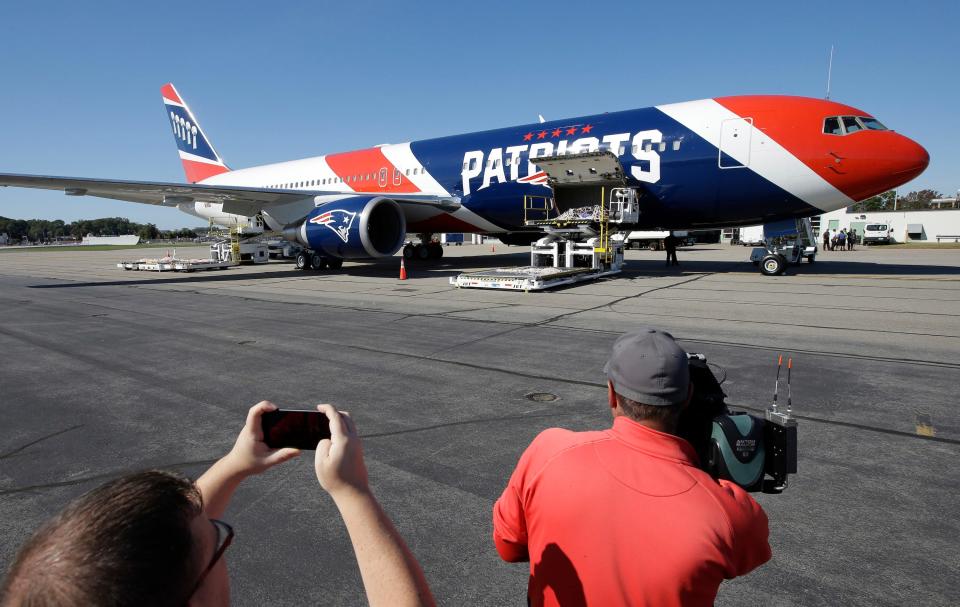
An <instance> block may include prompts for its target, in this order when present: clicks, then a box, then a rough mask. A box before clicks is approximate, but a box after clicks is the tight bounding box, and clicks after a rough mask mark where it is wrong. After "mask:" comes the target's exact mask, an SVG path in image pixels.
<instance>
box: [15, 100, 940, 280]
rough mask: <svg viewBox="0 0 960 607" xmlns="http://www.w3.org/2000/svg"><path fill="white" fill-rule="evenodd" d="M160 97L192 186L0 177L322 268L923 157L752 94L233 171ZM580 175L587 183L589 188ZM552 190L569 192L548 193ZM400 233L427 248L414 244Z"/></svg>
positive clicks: (698, 219)
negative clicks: (141, 209) (542, 209)
mask: <svg viewBox="0 0 960 607" xmlns="http://www.w3.org/2000/svg"><path fill="white" fill-rule="evenodd" d="M161 95H162V98H163V104H164V109H165V112H166V115H167V117H168V118H169V120H170V126H171V128H172V131H173V135H174V139H175V140H176V143H177V148H178V150H179V155H180V160H181V162H182V163H183V169H184V172H185V174H186V178H187V181H188V182H189V184H182V183H166V182H144V181H121V180H104V179H89V178H70V177H49V176H39V175H18V174H0V185H3V186H15V187H25V188H41V189H48V190H62V191H63V192H64V193H65V194H67V195H71V196H83V195H88V196H96V197H101V198H111V199H118V200H126V201H131V202H139V203H146V204H154V205H161V206H166V207H175V208H178V209H180V210H181V211H184V212H186V213H189V214H191V215H195V216H198V217H201V218H204V219H209V220H212V222H214V223H216V224H218V225H221V226H230V227H235V228H237V229H238V230H239V231H241V232H243V233H244V234H258V233H262V232H264V231H272V232H278V233H282V234H283V235H284V236H285V237H286V238H287V239H289V240H293V241H297V242H299V243H300V244H301V245H303V246H305V247H306V254H305V255H303V256H302V258H298V262H297V265H298V267H305V268H306V267H307V266H309V268H307V269H310V268H312V269H315V270H320V269H323V268H331V269H337V268H340V267H341V266H342V264H343V260H344V259H377V258H383V257H390V256H393V255H395V254H396V253H397V252H398V251H399V250H400V249H401V247H402V248H403V254H404V255H405V256H406V257H414V258H421V259H427V258H434V257H439V256H441V255H442V253H443V249H442V247H441V246H440V245H439V244H438V243H436V242H434V241H433V240H432V236H433V235H434V234H437V233H443V232H454V233H455V232H466V233H480V234H486V235H493V236H496V237H498V238H499V239H500V240H501V241H502V242H504V243H505V244H530V243H531V242H533V241H534V240H536V239H538V238H539V237H541V236H542V235H543V233H542V232H540V231H537V230H536V229H531V227H530V226H529V224H528V223H527V222H526V221H525V219H526V218H527V212H528V211H529V209H528V206H529V205H528V204H527V203H526V201H527V200H529V199H531V198H533V197H542V198H544V199H547V198H549V201H550V202H549V204H550V205H551V207H552V209H553V210H554V211H556V212H558V213H559V212H563V211H566V210H568V209H569V208H571V207H573V206H575V205H577V204H583V200H584V195H585V194H589V197H593V196H597V195H602V192H604V191H609V190H607V189H606V188H605V187H604V189H601V188H600V187H598V185H604V184H609V185H612V186H613V185H616V186H619V187H622V188H628V189H630V190H632V191H633V192H634V193H635V194H636V196H637V200H638V201H639V209H640V211H639V214H638V215H637V216H636V219H635V223H633V224H632V225H630V226H626V225H622V226H620V228H621V229H637V230H645V229H703V228H718V227H729V226H737V225H754V224H759V223H770V222H774V221H778V220H784V219H791V218H803V217H809V216H812V215H818V214H821V213H824V212H826V211H830V210H834V209H838V208H842V207H846V206H849V205H851V204H853V203H854V202H857V201H860V200H863V199H865V198H868V197H870V196H873V195H875V194H878V193H880V192H884V191H887V190H889V189H892V188H895V187H897V186H899V185H902V184H904V183H906V182H908V181H910V180H911V179H913V178H914V177H916V176H917V175H919V174H920V173H922V172H923V171H924V169H925V168H926V167H927V165H928V164H929V160H930V157H929V155H928V153H927V151H926V150H925V149H924V148H923V147H922V146H920V145H919V144H917V143H916V142H914V141H912V140H911V139H909V138H907V137H905V136H903V135H901V134H899V133H896V132H894V131H892V130H890V129H888V128H887V127H885V126H884V125H883V124H882V123H881V122H880V121H879V120H877V119H876V118H874V117H873V116H872V115H871V114H869V113H867V112H864V111H862V110H859V109H856V108H853V107H850V106H848V105H843V104H840V103H837V102H834V101H829V100H824V99H813V98H807V97H796V96H777V95H750V96H733V97H718V98H713V99H703V100H699V101H688V102H682V103H672V104H667V105H657V106H654V107H648V108H644V109H635V110H626V111H618V112H609V113H603V114H595V115H590V116H582V117H577V118H569V119H562V120H550V121H542V122H539V123H534V124H525V125H520V126H514V127H508V128H502V129H496V130H490V131H483V132H477V133H469V134H464V135H455V136H450V137H441V138H436V139H426V140H420V141H410V142H408V143H400V144H383V145H377V146H374V147H371V148H365V149H360V150H355V151H349V152H342V153H334V154H326V155H323V156H316V157H313V158H306V159H302V160H293V161H289V162H280V163H276V164H267V165H262V166H255V167H251V168H246V169H237V170H231V169H230V168H229V167H228V166H227V165H226V164H225V163H224V161H223V158H222V157H221V156H220V154H219V153H218V152H217V151H216V150H215V148H214V147H213V145H212V144H211V142H210V139H209V138H208V137H207V135H206V134H205V133H204V131H203V129H202V128H201V127H200V124H199V122H198V121H197V119H196V117H195V116H194V114H193V112H191V111H190V108H189V107H188V106H187V104H186V102H184V100H183V97H182V96H181V95H180V94H179V93H178V92H177V89H176V88H175V87H174V86H173V84H169V83H168V84H165V85H163V86H162V87H161ZM539 118H541V119H542V117H539ZM601 157H603V158H601ZM582 158H588V159H590V158H592V159H593V160H596V161H597V162H601V161H602V162H605V163H606V164H605V165H604V166H605V167H606V168H604V169H603V170H602V171H601V172H600V173H598V172H597V170H596V169H595V168H592V166H591V168H590V169H589V172H578V173H576V176H575V178H570V176H573V175H575V173H574V171H573V170H571V169H570V168H569V166H568V165H565V164H564V163H563V162H562V161H564V160H565V159H582ZM593 160H591V162H593ZM602 162H601V163H602ZM538 163H539V164H538ZM540 165H543V166H540ZM548 165H549V167H548ZM545 167H548V168H545ZM584 174H586V175H587V178H588V181H589V179H590V178H591V177H590V176H591V174H592V175H593V176H594V177H595V181H594V182H592V183H587V182H584V181H583V180H584V177H583V175H584ZM565 176H566V177H568V178H567V179H566V180H565V179H564V177H565ZM572 181H577V183H571V182H572ZM561 184H563V185H566V186H570V187H563V188H561V187H555V186H559V185H561ZM576 186H580V187H579V189H578V187H576ZM588 186H589V187H588ZM585 188H586V189H585ZM408 233H411V234H418V235H419V236H420V240H421V242H420V244H416V245H414V244H411V243H407V242H406V235H407V234H408ZM405 243H406V244H405Z"/></svg>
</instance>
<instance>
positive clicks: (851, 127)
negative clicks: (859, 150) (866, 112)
mask: <svg viewBox="0 0 960 607" xmlns="http://www.w3.org/2000/svg"><path fill="white" fill-rule="evenodd" d="M843 128H844V129H846V131H847V134H848V135H849V134H850V133H856V132H857V131H860V130H863V127H862V126H860V123H859V122H857V119H856V118H854V117H853V116H844V117H843Z"/></svg>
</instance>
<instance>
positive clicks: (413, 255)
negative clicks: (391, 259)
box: [403, 234, 443, 261]
mask: <svg viewBox="0 0 960 607" xmlns="http://www.w3.org/2000/svg"><path fill="white" fill-rule="evenodd" d="M441 257H443V245H442V244H440V242H439V241H437V240H434V239H433V234H420V242H419V243H417V244H414V243H412V242H408V243H407V244H405V245H404V246H403V258H404V259H410V260H414V259H417V260H420V261H426V260H428V259H440V258H441Z"/></svg>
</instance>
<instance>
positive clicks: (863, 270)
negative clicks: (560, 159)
mask: <svg viewBox="0 0 960 607" xmlns="http://www.w3.org/2000/svg"><path fill="white" fill-rule="evenodd" d="M698 252H699V251H698ZM841 254H842V253H837V255H838V256H839V255H841ZM679 256H680V265H679V266H666V265H665V264H664V261H662V260H661V259H660V258H659V257H658V258H656V259H629V260H627V265H626V267H625V268H624V270H623V273H622V274H621V275H620V276H623V277H630V278H639V277H643V276H663V275H680V274H686V273H696V274H726V273H732V272H739V273H743V272H747V273H756V274H758V275H759V274H760V272H759V270H757V269H756V267H755V266H753V265H752V264H751V263H750V262H749V261H746V260H744V261H707V260H703V261H700V260H697V259H695V258H694V259H690V258H687V259H684V255H683V252H682V251H681V252H680V254H679ZM529 259H530V258H529V254H528V253H526V252H520V251H518V252H516V253H508V254H499V255H476V256H466V257H451V258H447V259H438V260H428V261H417V260H414V261H408V262H406V264H405V265H406V270H407V275H408V277H409V278H411V279H416V278H439V277H451V276H456V275H457V274H460V273H461V272H465V271H469V270H473V269H488V268H494V267H509V266H523V265H527V264H528V263H529ZM399 270H400V259H399V257H391V258H389V259H385V260H377V261H366V262H359V263H352V264H350V265H348V266H345V267H344V268H342V269H340V270H334V271H331V270H324V271H321V272H318V273H316V274H315V273H313V272H310V271H306V272H304V271H300V270H297V269H296V268H294V267H293V265H292V264H290V265H288V266H287V267H286V268H285V269H282V270H273V271H267V272H261V273H249V272H244V273H232V272H230V270H225V271H222V272H216V273H215V272H202V273H196V274H177V275H176V276H171V277H163V278H148V279H143V280H138V279H133V280H110V281H105V282H103V281H98V282H67V283H59V282H58V283H56V284H40V285H31V288H36V289H66V288H76V287H112V286H124V285H128V286H137V285H164V284H191V283H219V282H233V281H242V280H260V279H265V280H266V279H282V278H288V279H297V278H304V279H306V278H310V277H312V276H317V277H318V278H319V277H325V276H358V277H368V278H391V277H393V278H398V274H399ZM837 274H843V275H848V276H857V275H861V276H893V275H898V276H960V267H954V266H937V265H909V264H885V263H875V262H869V261H859V260H837V259H833V258H827V260H821V261H818V262H817V263H812V264H810V263H802V264H795V265H793V264H792V265H788V266H787V270H786V272H785V275H787V276H830V275H837ZM613 279H614V280H615V279H616V277H614V278H613Z"/></svg>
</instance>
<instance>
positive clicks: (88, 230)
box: [0, 217, 197, 242]
mask: <svg viewBox="0 0 960 607" xmlns="http://www.w3.org/2000/svg"><path fill="white" fill-rule="evenodd" d="M0 234H6V235H7V236H9V237H10V240H11V241H14V242H16V241H21V240H23V239H24V238H26V239H27V240H30V241H31V242H50V241H54V240H64V239H69V238H73V239H76V240H80V239H81V238H83V237H84V236H86V235H87V234H92V235H94V236H125V235H128V234H136V235H137V236H139V237H140V239H141V240H157V239H172V238H196V237H197V233H196V232H195V231H194V230H191V229H189V228H183V229H180V230H159V229H157V226H155V225H154V224H152V223H136V222H134V221H130V220H129V219H127V218H126V217H104V218H102V219H80V220H78V221H74V222H72V223H66V222H64V221H63V220H61V219H54V220H52V221H48V220H46V219H9V218H7V217H0Z"/></svg>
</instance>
